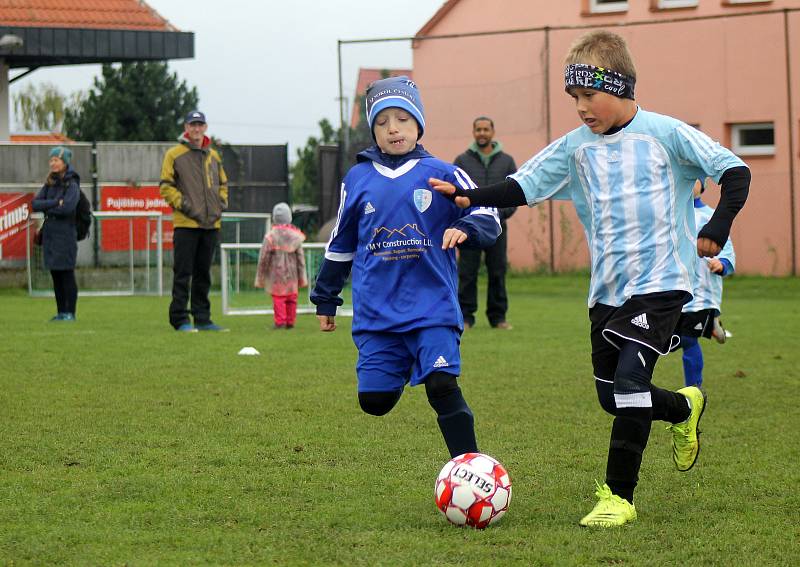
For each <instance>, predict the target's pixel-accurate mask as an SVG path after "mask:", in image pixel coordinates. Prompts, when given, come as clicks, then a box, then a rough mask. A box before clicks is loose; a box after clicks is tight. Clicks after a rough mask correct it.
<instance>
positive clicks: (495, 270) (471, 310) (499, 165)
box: [453, 116, 517, 330]
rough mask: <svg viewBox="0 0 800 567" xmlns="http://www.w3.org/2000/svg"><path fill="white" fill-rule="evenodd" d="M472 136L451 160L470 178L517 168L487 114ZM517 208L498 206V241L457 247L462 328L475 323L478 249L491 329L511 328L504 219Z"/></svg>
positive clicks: (489, 180) (485, 178) (497, 176)
mask: <svg viewBox="0 0 800 567" xmlns="http://www.w3.org/2000/svg"><path fill="white" fill-rule="evenodd" d="M472 136H473V137H474V138H475V141H474V142H473V143H472V145H471V146H470V147H469V149H467V151H466V152H464V153H463V154H461V155H459V156H458V157H457V158H456V159H455V161H454V162H453V163H454V164H455V165H456V166H458V167H460V168H461V169H463V170H464V171H466V172H467V175H469V176H470V177H471V178H472V180H473V181H474V182H475V183H476V184H477V185H478V186H479V187H484V186H486V185H491V184H493V183H498V182H500V181H503V180H505V178H506V176H507V175H511V174H512V173H514V172H515V171H517V166H516V164H515V163H514V158H512V157H511V156H510V155H508V154H507V153H505V152H503V146H502V144H501V143H500V142H498V141H496V140H494V122H493V121H492V119H491V118H487V117H486V116H479V117H478V118H476V119H475V120H474V121H473V123H472ZM514 211H516V208H515V207H510V208H507V209H499V210H498V213H499V217H500V226H501V227H502V229H503V232H502V233H501V234H500V236H499V237H498V238H497V241H496V242H495V243H494V244H492V245H491V246H490V247H488V248H484V249H483V250H482V251H481V250H480V249H477V250H467V249H464V248H462V249H460V250H459V261H458V302H459V303H460V304H461V312H462V313H463V315H464V328H465V329H469V328H470V327H472V326H473V325H474V324H475V311H477V309H478V269H479V268H480V264H481V252H483V253H484V254H485V255H486V269H487V271H488V274H489V291H488V294H487V298H486V316H487V317H488V319H489V324H490V325H491V326H492V328H494V329H506V330H508V329H511V325H509V324H508V322H507V321H506V311H508V296H507V295H506V266H507V264H508V259H507V255H506V248H507V245H508V235H507V233H506V219H508V218H509V217H510V216H511V215H513V214H514Z"/></svg>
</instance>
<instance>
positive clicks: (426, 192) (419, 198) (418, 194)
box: [414, 189, 433, 213]
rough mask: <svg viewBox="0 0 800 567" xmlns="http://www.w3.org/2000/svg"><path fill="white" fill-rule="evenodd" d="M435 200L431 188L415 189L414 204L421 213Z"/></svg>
mask: <svg viewBox="0 0 800 567" xmlns="http://www.w3.org/2000/svg"><path fill="white" fill-rule="evenodd" d="M431 202H433V194H432V193H431V191H430V189H414V206H416V207H417V210H418V211H419V212H421V213H424V212H425V211H427V210H428V207H430V206H431Z"/></svg>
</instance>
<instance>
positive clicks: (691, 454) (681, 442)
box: [667, 386, 706, 472]
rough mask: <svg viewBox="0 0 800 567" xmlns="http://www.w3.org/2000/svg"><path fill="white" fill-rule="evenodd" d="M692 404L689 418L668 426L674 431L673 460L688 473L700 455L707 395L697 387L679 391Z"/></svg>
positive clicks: (681, 469) (680, 469) (682, 470)
mask: <svg viewBox="0 0 800 567" xmlns="http://www.w3.org/2000/svg"><path fill="white" fill-rule="evenodd" d="M678 393H679V394H683V395H684V396H686V397H687V398H688V399H689V402H690V403H691V404H692V411H691V413H690V414H689V418H688V419H687V420H686V421H682V422H681V423H676V424H674V425H668V426H667V429H669V430H670V431H672V460H673V461H674V462H675V466H676V467H677V469H678V470H679V471H681V472H685V471H688V470H689V469H690V468H692V467H693V466H694V464H695V462H697V455H698V454H700V429H699V428H698V426H699V425H700V418H701V417H703V412H704V411H705V410H706V394H705V392H703V391H702V390H701V389H700V388H698V387H697V386H687V387H686V388H681V389H680V390H678Z"/></svg>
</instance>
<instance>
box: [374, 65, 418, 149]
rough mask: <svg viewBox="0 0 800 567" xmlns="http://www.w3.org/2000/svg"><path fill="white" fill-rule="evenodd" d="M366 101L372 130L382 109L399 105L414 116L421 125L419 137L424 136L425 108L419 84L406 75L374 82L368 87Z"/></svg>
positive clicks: (398, 106)
mask: <svg viewBox="0 0 800 567" xmlns="http://www.w3.org/2000/svg"><path fill="white" fill-rule="evenodd" d="M365 103H366V105H367V123H368V124H369V129H370V131H371V130H372V126H373V125H374V124H375V117H376V116H378V113H379V112H380V111H381V110H383V109H384V108H391V107H397V108H402V109H403V110H405V111H406V112H408V113H409V114H410V115H411V116H413V117H414V119H415V120H416V121H417V124H418V125H419V137H420V138H422V133H423V132H424V131H425V109H424V108H423V107H422V99H421V98H420V96H419V90H418V89H417V85H415V84H414V82H413V81H412V80H411V79H409V78H408V77H406V76H405V75H401V76H399V77H389V78H388V79H381V80H380V81H375V82H374V83H372V84H371V85H370V86H369V87H367V96H366V99H365ZM373 137H374V134H373Z"/></svg>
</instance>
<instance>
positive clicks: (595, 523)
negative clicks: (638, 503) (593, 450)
mask: <svg viewBox="0 0 800 567" xmlns="http://www.w3.org/2000/svg"><path fill="white" fill-rule="evenodd" d="M595 484H597V491H596V492H595V495H597V498H598V501H597V504H595V506H594V508H593V509H592V511H591V512H589V513H588V514H586V515H585V516H584V517H583V518H581V521H580V522H578V523H579V524H580V525H582V526H586V527H591V528H614V527H616V526H622V525H625V524H627V523H628V522H632V521H634V520H635V519H636V508H635V507H634V506H633V504H631V503H630V502H628V501H627V500H625V499H624V498H620V497H619V496H617V495H616V494H612V493H611V489H610V488H609V487H608V485H607V484H604V485H603V486H600V483H599V482H597V481H595Z"/></svg>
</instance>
